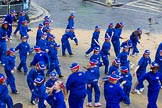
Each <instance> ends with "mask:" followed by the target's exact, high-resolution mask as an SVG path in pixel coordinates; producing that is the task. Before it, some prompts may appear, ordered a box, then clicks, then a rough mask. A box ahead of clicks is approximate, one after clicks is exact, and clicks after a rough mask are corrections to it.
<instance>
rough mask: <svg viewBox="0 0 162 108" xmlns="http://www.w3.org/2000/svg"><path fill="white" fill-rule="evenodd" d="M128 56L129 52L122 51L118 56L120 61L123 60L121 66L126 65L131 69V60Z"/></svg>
mask: <svg viewBox="0 0 162 108" xmlns="http://www.w3.org/2000/svg"><path fill="white" fill-rule="evenodd" d="M128 56H129V53H128V52H124V51H122V52H121V53H120V54H119V56H118V58H119V59H120V62H121V65H120V66H126V67H127V68H128V70H130V68H129V63H130V61H129V60H128Z"/></svg>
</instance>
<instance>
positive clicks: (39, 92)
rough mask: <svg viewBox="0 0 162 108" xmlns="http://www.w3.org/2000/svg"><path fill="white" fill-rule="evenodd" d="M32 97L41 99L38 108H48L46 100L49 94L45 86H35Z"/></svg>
mask: <svg viewBox="0 0 162 108" xmlns="http://www.w3.org/2000/svg"><path fill="white" fill-rule="evenodd" d="M32 97H34V98H35V99H36V98H39V102H38V108H46V106H45V105H44V100H45V99H46V97H47V94H46V87H45V86H44V84H41V85H37V86H34V91H33V92H32Z"/></svg>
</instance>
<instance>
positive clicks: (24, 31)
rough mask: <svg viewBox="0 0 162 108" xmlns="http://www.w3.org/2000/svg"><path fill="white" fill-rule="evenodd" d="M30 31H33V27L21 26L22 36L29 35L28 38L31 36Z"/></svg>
mask: <svg viewBox="0 0 162 108" xmlns="http://www.w3.org/2000/svg"><path fill="white" fill-rule="evenodd" d="M29 31H31V29H29V28H28V26H24V25H21V26H20V35H21V37H23V36H28V38H29V35H28V32H29Z"/></svg>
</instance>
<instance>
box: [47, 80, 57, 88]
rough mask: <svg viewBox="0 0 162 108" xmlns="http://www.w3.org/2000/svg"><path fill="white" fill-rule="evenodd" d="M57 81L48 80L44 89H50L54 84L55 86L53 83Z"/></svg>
mask: <svg viewBox="0 0 162 108" xmlns="http://www.w3.org/2000/svg"><path fill="white" fill-rule="evenodd" d="M57 80H58V79H55V80H52V79H48V80H47V82H46V84H45V85H46V87H49V88H51V87H52V86H53V85H54V84H55V82H56V81H57Z"/></svg>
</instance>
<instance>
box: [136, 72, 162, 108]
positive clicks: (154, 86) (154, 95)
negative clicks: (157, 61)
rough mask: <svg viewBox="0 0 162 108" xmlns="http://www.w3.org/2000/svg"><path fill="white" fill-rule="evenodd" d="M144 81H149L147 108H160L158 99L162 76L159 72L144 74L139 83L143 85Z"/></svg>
mask: <svg viewBox="0 0 162 108" xmlns="http://www.w3.org/2000/svg"><path fill="white" fill-rule="evenodd" d="M144 80H147V81H148V83H149V84H148V93H147V97H148V105H147V108H158V106H157V104H156V101H157V99H158V95H159V91H160V83H159V81H160V82H162V75H161V74H160V73H159V72H156V73H155V74H154V73H152V72H151V71H150V72H147V73H145V74H143V75H142V76H141V77H140V78H139V79H138V82H140V83H143V81H144Z"/></svg>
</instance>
